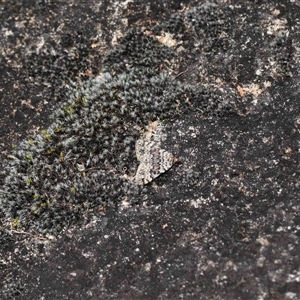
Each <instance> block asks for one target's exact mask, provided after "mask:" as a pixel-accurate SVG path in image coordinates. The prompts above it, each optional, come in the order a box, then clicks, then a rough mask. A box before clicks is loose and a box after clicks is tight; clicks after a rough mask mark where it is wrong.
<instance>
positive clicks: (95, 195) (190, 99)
mask: <svg viewBox="0 0 300 300" xmlns="http://www.w3.org/2000/svg"><path fill="white" fill-rule="evenodd" d="M174 18H175V17H174ZM175 19H176V18H175ZM175 19H174V20H175ZM178 22H179V21H178ZM179 23H180V22H179ZM179 23H178V24H179ZM174 26H175V25H174ZM176 26H177V25H176ZM176 26H175V27H176ZM178 26H179V25H178ZM175 27H174V28H175ZM180 28H181V29H180V30H183V29H182V26H180ZM174 30H175V29H174ZM176 57H177V53H176V51H174V49H172V48H168V47H166V46H164V45H161V44H159V43H158V42H157V40H156V39H155V38H154V37H151V36H149V35H148V34H145V33H143V32H142V30H141V29H134V30H130V31H129V32H128V34H127V35H126V36H125V37H124V38H123V40H122V41H121V42H120V47H118V48H116V49H114V50H113V51H111V52H110V53H109V54H108V55H107V56H106V57H105V58H104V60H103V71H104V73H103V75H102V76H101V77H96V78H93V79H90V80H88V81H85V82H83V83H82V84H81V85H79V84H77V83H74V84H73V86H71V85H70V86H68V92H67V95H66V99H67V100H66V101H65V102H64V103H63V104H62V105H61V107H60V108H58V109H57V110H56V111H55V112H54V114H53V115H52V117H51V118H52V121H53V122H52V124H51V125H50V126H49V127H48V128H47V129H44V130H42V131H41V133H40V134H37V135H36V136H33V137H30V139H27V140H26V141H24V142H21V143H20V144H19V145H18V146H17V147H15V149H13V150H12V152H11V154H10V158H11V159H10V160H8V161H7V162H4V163H3V166H2V171H1V173H0V178H1V182H2V188H1V189H0V204H1V205H0V217H1V218H5V219H9V220H11V222H12V223H13V224H15V223H16V221H15V220H18V221H17V226H18V227H22V228H26V229H30V230H33V231H37V232H39V233H42V234H46V233H54V234H56V233H59V232H60V231H61V229H62V228H63V227H65V226H67V225H70V224H72V223H75V222H77V221H78V220H79V219H80V218H81V217H82V215H83V212H84V211H86V210H87V209H90V208H94V207H99V206H105V205H106V204H107V203H108V202H114V203H117V202H118V201H120V200H122V199H124V198H125V197H126V198H128V199H129V200H130V201H131V202H132V203H137V202H139V201H140V200H141V199H143V198H144V197H146V195H147V189H148V188H147V187H146V188H143V187H137V186H136V185H134V184H133V183H131V182H128V181H127V180H126V179H125V178H124V174H125V173H128V174H130V175H133V174H134V172H135V170H136V168H137V161H136V159H135V153H134V147H135V141H136V139H137V138H138V136H139V135H140V131H139V128H143V127H144V126H146V125H147V124H148V122H149V121H153V120H156V119H158V118H160V119H170V118H175V117H176V116H178V115H179V114H184V113H186V112H189V111H191V110H198V111H199V112H201V113H202V114H203V116H211V117H214V116H215V115H216V114H219V113H222V112H223V111H224V110H226V109H227V108H228V106H227V104H226V103H224V101H223V100H222V97H221V95H220V94H218V93H216V92H212V91H210V90H209V89H207V88H205V87H203V86H202V85H200V84H199V85H189V84H186V83H182V82H179V81H178V80H176V79H175V78H172V77H171V76H170V75H169V72H168V70H169V68H170V67H169V66H168V67H167V66H166V64H169V65H170V64H171V65H172V62H174V61H175V59H176ZM28 141H30V142H28Z"/></svg>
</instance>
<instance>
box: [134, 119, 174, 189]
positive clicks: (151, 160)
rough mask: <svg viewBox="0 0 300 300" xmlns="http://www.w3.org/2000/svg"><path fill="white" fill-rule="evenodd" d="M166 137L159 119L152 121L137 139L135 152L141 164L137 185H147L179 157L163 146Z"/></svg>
mask: <svg viewBox="0 0 300 300" xmlns="http://www.w3.org/2000/svg"><path fill="white" fill-rule="evenodd" d="M164 139H165V135H164V134H163V132H162V126H161V124H160V123H159V122H158V121H155V122H153V123H151V124H150V125H149V127H148V131H147V132H146V133H145V134H144V135H143V136H142V137H141V138H140V139H138V140H137V142H136V145H135V152H136V157H137V159H138V161H139V162H140V165H139V166H138V169H137V171H136V174H135V176H134V178H133V179H134V181H135V183H136V184H137V185H145V184H147V183H149V182H151V181H152V180H153V179H155V178H156V177H158V176H159V175H161V174H162V173H165V172H166V171H168V170H169V169H170V168H171V167H172V166H173V165H174V163H175V162H177V161H178V159H177V158H176V157H175V156H174V155H173V154H172V153H170V152H168V151H166V150H164V149H162V148H161V142H162V141H163V140H164Z"/></svg>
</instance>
